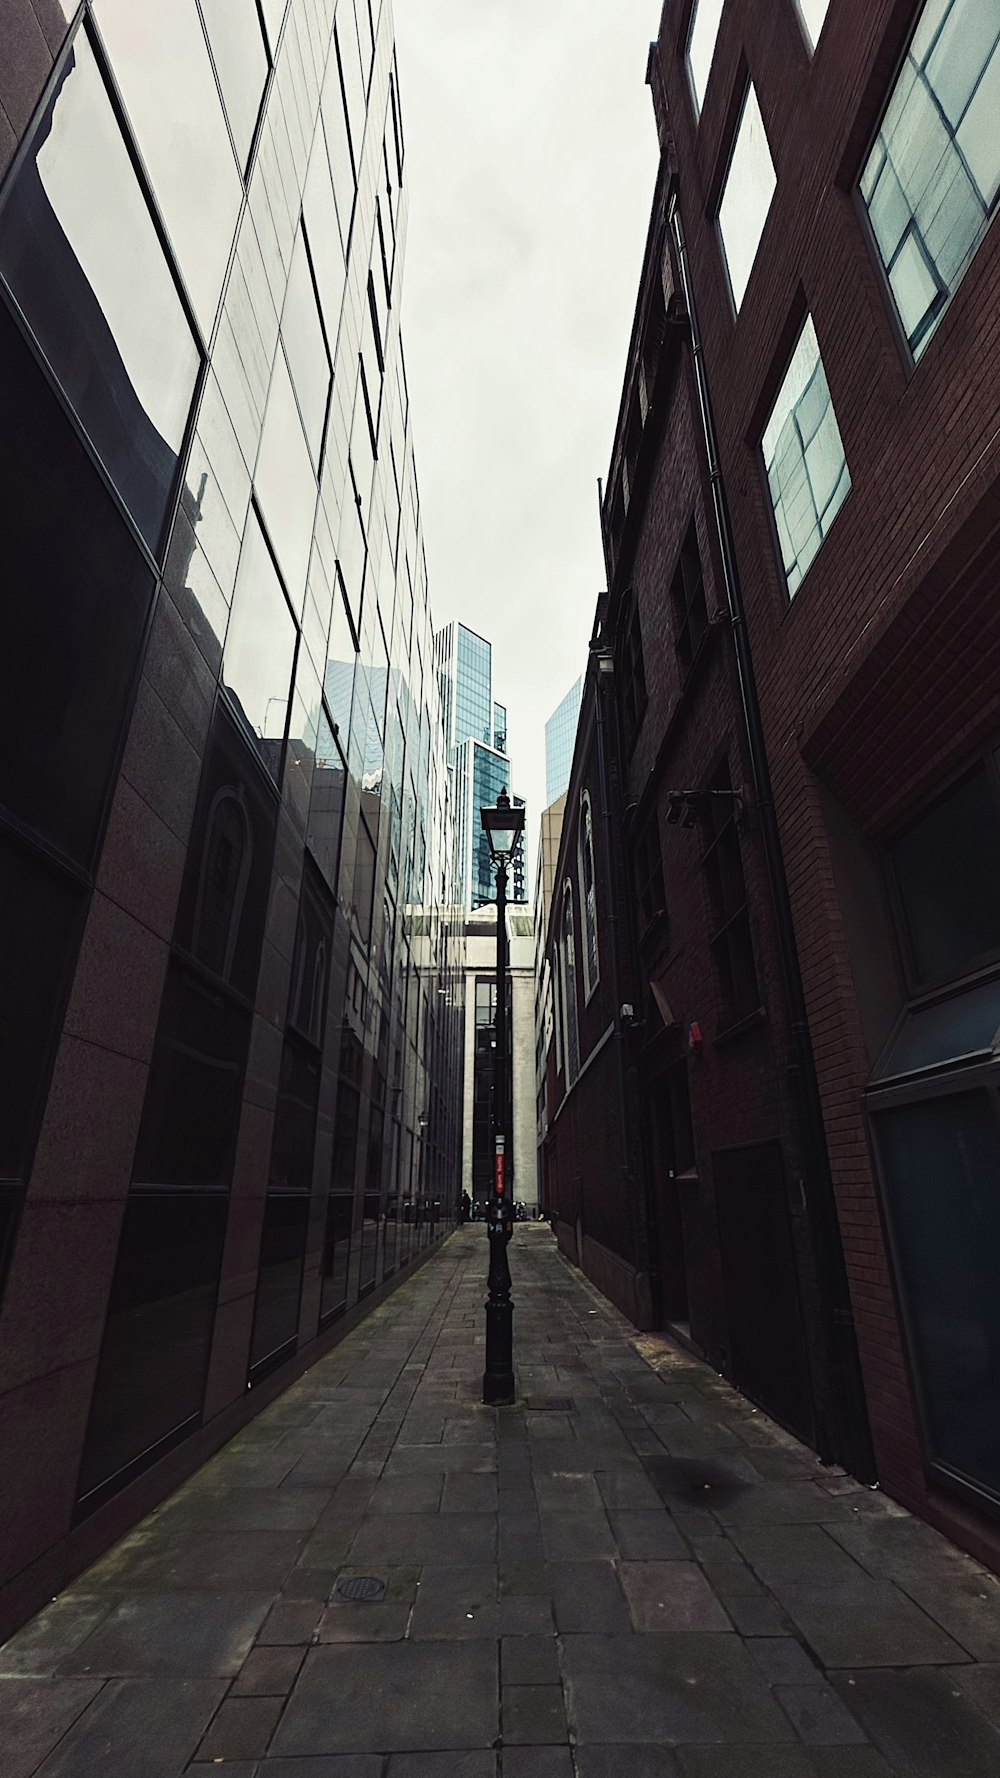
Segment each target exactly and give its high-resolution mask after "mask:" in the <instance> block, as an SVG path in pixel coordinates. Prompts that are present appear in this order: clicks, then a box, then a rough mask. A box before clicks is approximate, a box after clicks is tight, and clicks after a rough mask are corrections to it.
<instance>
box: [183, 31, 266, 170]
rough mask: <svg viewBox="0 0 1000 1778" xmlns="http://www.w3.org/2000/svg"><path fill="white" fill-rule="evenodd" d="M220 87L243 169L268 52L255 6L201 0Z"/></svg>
mask: <svg viewBox="0 0 1000 1778" xmlns="http://www.w3.org/2000/svg"><path fill="white" fill-rule="evenodd" d="M200 4H201V14H202V18H203V19H204V20H205V29H206V30H207V32H208V41H209V45H210V47H211V50H212V59H213V61H214V62H215V67H216V72H217V74H218V76H219V85H220V86H221V88H222V97H223V100H224V102H225V107H226V113H227V116H228V118H229V127H230V129H231V130H232V132H233V141H234V142H235V144H236V155H237V159H238V160H239V163H240V166H241V167H245V166H246V164H247V160H248V157H249V154H250V147H251V144H252V142H253V138H254V131H255V130H256V128H257V119H258V117H259V115H260V102H261V99H262V98H263V95H264V83H265V81H266V80H267V49H266V47H265V44H264V38H263V35H262V33H261V28H260V15H259V14H258V12H257V9H256V7H254V6H251V7H249V9H248V11H249V17H247V14H246V11H245V10H244V9H237V8H235V7H234V6H233V4H232V0H200Z"/></svg>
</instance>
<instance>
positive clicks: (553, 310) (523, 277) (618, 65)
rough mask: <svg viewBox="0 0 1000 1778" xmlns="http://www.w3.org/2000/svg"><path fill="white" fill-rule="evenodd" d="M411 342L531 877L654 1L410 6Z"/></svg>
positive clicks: (604, 435) (581, 596)
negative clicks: (487, 652)
mask: <svg viewBox="0 0 1000 1778" xmlns="http://www.w3.org/2000/svg"><path fill="white" fill-rule="evenodd" d="M394 10H395V20H396V44H397V56H398V63H399V80H400V89H401V96H402V111H403V129H404V135H405V140H406V156H407V161H406V177H407V183H408V186H409V229H408V237H407V243H406V264H405V269H404V278H403V334H404V344H405V349H406V360H407V373H408V377H409V384H410V395H411V400H412V407H413V416H414V433H415V439H416V450H417V474H418V480H419V483H420V496H421V510H422V514H423V528H424V537H425V541H426V546H427V567H428V576H429V581H430V592H431V609H432V612H433V615H434V621H435V623H436V624H437V625H438V626H440V625H442V624H444V623H447V622H449V621H450V619H452V618H458V619H460V620H461V621H462V622H463V623H467V624H468V625H469V626H470V627H471V628H472V629H475V630H478V631H479V632H480V634H481V635H484V636H486V637H487V638H488V639H489V641H490V642H492V644H493V694H494V697H495V698H497V699H498V701H499V702H501V703H506V705H507V710H508V725H509V737H510V743H509V750H510V754H511V760H512V773H511V776H512V789H513V790H515V791H516V792H518V793H519V794H520V795H522V796H524V797H525V798H526V799H527V802H528V829H529V841H530V845H529V854H530V860H531V871H532V876H531V878H530V882H529V894H533V893H534V859H535V848H536V840H537V831H538V819H539V814H540V812H541V809H542V806H543V803H544V799H545V751H544V733H543V731H544V724H545V721H546V718H547V717H548V716H550V715H551V714H552V711H553V710H554V709H555V707H556V705H557V704H558V703H559V702H560V700H561V699H562V697H563V695H564V694H565V692H566V691H568V690H569V687H570V686H571V685H572V683H573V680H574V679H575V678H576V677H577V676H578V675H579V673H580V672H581V671H582V669H583V666H584V663H585V659H586V646H587V642H588V639H589V636H590V628H591V624H592V621H593V615H594V605H595V603H596V599H597V595H598V593H599V592H600V590H601V588H602V587H603V585H604V566H603V560H602V555H601V540H600V528H599V524H598V509H597V478H598V476H602V477H606V475H607V468H608V461H609V459H610V455H611V446H612V442H613V433H614V425H615V420H616V417H617V413H618V403H619V399H620V396H621V386H622V378H623V376H624V370H625V353H626V350H627V347H628V338H629V331H630V328H631V324H632V314H633V310H634V307H635V299H636V294H637V290H638V280H639V272H640V269H641V264H642V250H643V245H644V242H645V236H646V225H647V223H648V220H649V210H650V204H651V202H652V195H653V183H654V179H655V176H656V161H657V152H656V130H655V126H654V122H653V111H652V104H651V100H650V95H649V91H648V89H647V88H646V86H645V71H646V58H647V54H648V49H649V43H650V40H651V38H653V37H655V35H656V31H657V26H658V23H659V13H660V0H395V7H394Z"/></svg>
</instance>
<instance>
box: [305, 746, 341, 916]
mask: <svg viewBox="0 0 1000 1778" xmlns="http://www.w3.org/2000/svg"><path fill="white" fill-rule="evenodd" d="M346 777H347V768H346V766H345V764H344V758H343V755H342V753H341V751H340V748H339V747H338V746H337V743H336V741H335V740H334V738H333V730H332V729H331V727H330V724H329V723H328V722H327V719H326V717H325V716H321V717H320V721H319V732H318V734H317V737H316V770H315V771H314V773H313V781H312V796H311V799H310V803H309V829H308V833H307V836H306V843H307V845H308V847H309V850H310V852H311V853H312V855H313V857H314V859H315V860H316V863H317V864H318V866H319V868H320V870H321V871H322V873H323V876H324V878H325V879H326V882H327V883H328V884H329V887H330V888H331V889H332V891H333V893H334V894H336V893H337V868H338V865H339V862H340V824H341V818H342V815H343V811H344V783H345V780H346Z"/></svg>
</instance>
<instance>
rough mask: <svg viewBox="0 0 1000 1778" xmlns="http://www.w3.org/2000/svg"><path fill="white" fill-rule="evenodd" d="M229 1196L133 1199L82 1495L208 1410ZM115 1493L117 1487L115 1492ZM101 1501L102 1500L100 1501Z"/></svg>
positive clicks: (146, 1458) (152, 1454) (149, 1455)
mask: <svg viewBox="0 0 1000 1778" xmlns="http://www.w3.org/2000/svg"><path fill="white" fill-rule="evenodd" d="M228 1208H229V1205H228V1200H227V1199H225V1198H191V1197H185V1196H183V1195H181V1194H176V1195H170V1196H167V1195H160V1194H149V1195H147V1194H146V1193H138V1194H134V1195H133V1196H132V1197H131V1198H130V1199H129V1201H128V1204H127V1206H126V1210H125V1222H124V1225H123V1228H122V1236H121V1244H120V1246H119V1250H118V1264H117V1266H116V1267H115V1278H114V1284H113V1285H112V1288H111V1301H110V1304H109V1308H108V1324H107V1328H106V1330H105V1335H104V1343H103V1345H102V1347H101V1358H100V1365H99V1367H98V1372H97V1381H96V1383H95V1385H94V1398H93V1402H92V1404H91V1410H90V1424H89V1426H88V1428H87V1442H86V1446H85V1448H84V1455H83V1468H82V1471H81V1475H80V1496H81V1499H85V1498H86V1496H87V1495H88V1494H91V1493H92V1492H93V1491H94V1490H95V1489H97V1488H99V1487H100V1486H101V1484H102V1483H104V1482H107V1481H109V1479H110V1478H114V1477H117V1478H118V1485H119V1486H123V1485H124V1483H125V1481H126V1480H127V1479H128V1475H127V1474H125V1475H122V1474H121V1472H122V1471H128V1469H129V1467H130V1466H131V1465H132V1464H135V1466H136V1468H137V1469H138V1468H139V1467H145V1465H147V1464H149V1463H151V1462H153V1461H154V1460H155V1458H156V1457H157V1456H158V1455H159V1451H158V1449H157V1446H158V1445H159V1443H160V1441H162V1440H163V1439H165V1438H168V1437H169V1435H170V1434H171V1433H172V1432H176V1431H178V1430H179V1429H180V1428H182V1427H183V1426H184V1425H185V1424H186V1423H187V1422H188V1421H190V1420H192V1419H193V1418H194V1417H195V1416H196V1415H198V1414H200V1413H201V1407H202V1398H203V1394H204V1388H205V1376H206V1373H207V1370H208V1357H209V1349H210V1346H211V1339H212V1327H213V1324H214V1320H215V1296H216V1290H217V1287H218V1280H219V1269H220V1266H221V1264H222V1245H223V1241H224V1240H225V1234H226V1215H227V1212H228ZM109 1491H111V1490H109ZM94 1504H96V1502H95V1503H94Z"/></svg>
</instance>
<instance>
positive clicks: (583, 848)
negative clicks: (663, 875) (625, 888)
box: [577, 790, 601, 1000]
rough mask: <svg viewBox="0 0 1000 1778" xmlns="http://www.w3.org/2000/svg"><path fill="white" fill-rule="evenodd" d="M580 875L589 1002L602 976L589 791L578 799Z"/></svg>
mask: <svg viewBox="0 0 1000 1778" xmlns="http://www.w3.org/2000/svg"><path fill="white" fill-rule="evenodd" d="M577 853H578V866H579V874H580V908H581V910H582V913H583V936H584V945H583V982H584V990H585V993H586V997H587V999H588V1000H589V999H590V996H591V994H592V993H593V992H594V989H595V988H596V986H597V983H598V979H599V977H600V973H601V962H600V954H599V951H598V946H597V889H596V886H595V883H594V817H593V810H592V807H591V802H590V791H589V790H584V791H583V792H582V793H581V796H580V828H579V834H578V839H577Z"/></svg>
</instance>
